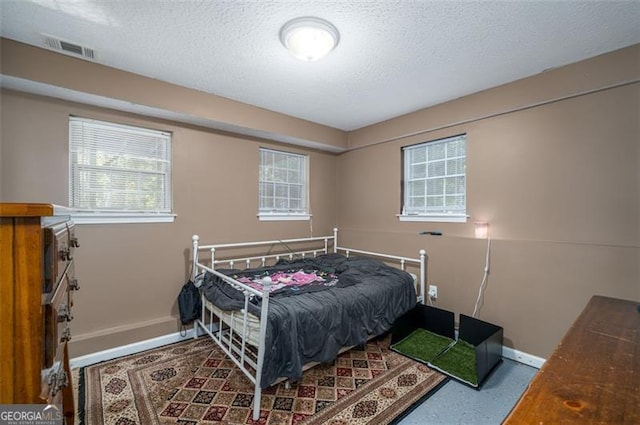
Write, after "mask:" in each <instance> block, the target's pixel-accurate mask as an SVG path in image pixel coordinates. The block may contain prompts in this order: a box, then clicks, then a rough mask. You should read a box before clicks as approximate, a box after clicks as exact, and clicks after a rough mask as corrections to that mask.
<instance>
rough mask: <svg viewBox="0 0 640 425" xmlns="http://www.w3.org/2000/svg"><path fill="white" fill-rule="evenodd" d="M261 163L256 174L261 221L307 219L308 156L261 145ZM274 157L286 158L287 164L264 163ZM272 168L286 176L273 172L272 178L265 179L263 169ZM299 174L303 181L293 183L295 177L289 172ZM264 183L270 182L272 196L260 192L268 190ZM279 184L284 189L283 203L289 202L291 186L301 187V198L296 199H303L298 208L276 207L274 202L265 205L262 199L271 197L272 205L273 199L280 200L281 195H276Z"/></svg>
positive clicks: (268, 183)
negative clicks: (292, 164)
mask: <svg viewBox="0 0 640 425" xmlns="http://www.w3.org/2000/svg"><path fill="white" fill-rule="evenodd" d="M259 155H260V165H259V173H258V219H259V220H260V221H291V220H310V219H311V214H310V213H309V156H308V155H303V154H297V153H292V152H285V151H279V150H275V149H268V148H260V149H259ZM274 156H279V157H280V158H281V159H285V160H286V162H287V166H284V167H276V166H275V163H271V164H267V163H266V160H267V158H271V159H273V158H274ZM292 161H293V162H295V163H297V167H295V168H291V167H289V164H290V163H291V162H292ZM268 166H269V167H271V168H272V170H274V171H276V170H277V171H279V174H281V176H283V175H285V174H286V175H287V177H286V178H284V177H276V176H275V172H274V173H273V174H274V177H273V178H272V179H267V178H266V172H267V170H266V168H265V167H268ZM295 174H298V175H299V176H300V178H301V179H302V181H298V182H296V181H295V180H290V179H289V176H290V175H295ZM266 185H272V188H271V191H272V194H271V195H266V194H264V193H263V190H268V189H267V188H266ZM276 186H279V189H280V190H284V189H286V191H287V195H286V197H285V198H286V202H287V203H290V202H291V192H290V191H291V188H292V186H299V187H300V191H301V193H300V197H299V198H296V199H299V200H300V201H301V202H302V206H301V208H297V209H287V210H285V209H282V208H276V207H275V205H274V206H272V207H268V206H267V207H265V206H264V205H263V200H265V198H273V204H275V201H276V198H280V199H282V198H283V197H282V196H280V197H278V196H276V191H277V190H278V188H277V187H276Z"/></svg>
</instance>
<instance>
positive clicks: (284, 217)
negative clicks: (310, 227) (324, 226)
mask: <svg viewBox="0 0 640 425" xmlns="http://www.w3.org/2000/svg"><path fill="white" fill-rule="evenodd" d="M258 219H259V220H260V221H309V220H311V214H258Z"/></svg>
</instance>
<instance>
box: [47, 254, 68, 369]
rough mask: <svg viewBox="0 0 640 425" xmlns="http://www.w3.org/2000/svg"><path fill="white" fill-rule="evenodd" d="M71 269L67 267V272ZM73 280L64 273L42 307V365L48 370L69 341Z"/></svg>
mask: <svg viewBox="0 0 640 425" xmlns="http://www.w3.org/2000/svg"><path fill="white" fill-rule="evenodd" d="M71 269H73V265H69V267H68V268H67V272H68V271H70V270H71ZM74 283H75V279H74V278H73V277H72V275H71V274H70V273H65V274H64V275H63V276H62V279H61V280H60V283H59V284H58V286H57V288H56V291H55V292H54V293H53V296H52V297H51V298H50V300H49V302H47V303H46V304H45V305H44V350H43V365H44V367H45V368H50V367H52V365H53V364H54V363H55V361H56V359H57V358H59V357H60V353H61V352H62V351H63V350H64V346H65V344H66V343H67V341H69V340H70V339H71V330H70V328H69V322H71V320H73V314H72V311H71V307H72V305H73V300H72V295H71V285H73V284H74Z"/></svg>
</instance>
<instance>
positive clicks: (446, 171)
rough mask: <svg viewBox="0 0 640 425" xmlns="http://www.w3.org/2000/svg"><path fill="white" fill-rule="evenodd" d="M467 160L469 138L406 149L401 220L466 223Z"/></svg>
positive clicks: (463, 137)
mask: <svg viewBox="0 0 640 425" xmlns="http://www.w3.org/2000/svg"><path fill="white" fill-rule="evenodd" d="M466 157H467V137H466V135H460V136H455V137H449V138H446V139H440V140H436V141H432V142H426V143H421V144H419V145H414V146H407V147H404V148H403V159H404V162H403V164H404V184H403V208H402V214H401V215H400V219H401V220H402V219H405V220H406V221H412V218H415V219H418V220H420V219H422V220H429V221H454V222H456V221H460V222H464V221H466V218H467V211H466V208H467V194H466V188H467V171H466Z"/></svg>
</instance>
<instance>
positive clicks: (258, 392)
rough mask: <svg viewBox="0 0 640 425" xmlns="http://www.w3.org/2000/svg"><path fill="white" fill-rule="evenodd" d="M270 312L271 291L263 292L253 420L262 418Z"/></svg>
mask: <svg viewBox="0 0 640 425" xmlns="http://www.w3.org/2000/svg"><path fill="white" fill-rule="evenodd" d="M268 311H269V291H268V290H266V289H264V290H263V291H262V307H261V309H260V335H259V337H258V363H257V364H256V383H255V393H254V396H253V420H254V421H257V420H258V418H260V399H261V398H262V384H261V381H262V367H263V366H264V350H266V349H267V347H265V340H266V339H267V322H268V320H267V314H268Z"/></svg>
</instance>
